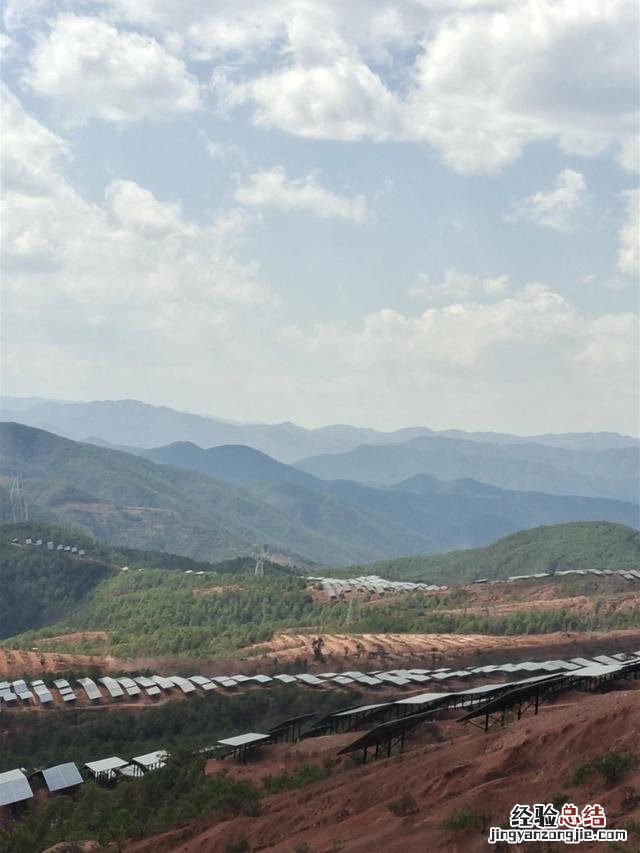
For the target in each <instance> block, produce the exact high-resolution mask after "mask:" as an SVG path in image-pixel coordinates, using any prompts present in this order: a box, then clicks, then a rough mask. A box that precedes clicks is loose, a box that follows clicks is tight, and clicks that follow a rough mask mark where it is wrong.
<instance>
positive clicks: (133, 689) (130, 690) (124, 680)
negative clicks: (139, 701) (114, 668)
mask: <svg viewBox="0 0 640 853" xmlns="http://www.w3.org/2000/svg"><path fill="white" fill-rule="evenodd" d="M116 680H117V681H118V683H119V684H121V685H122V686H123V687H124V689H125V690H126V691H127V696H139V695H140V688H139V687H138V685H137V684H136V683H135V681H134V680H133V678H129V677H128V676H126V675H123V676H122V677H121V678H118V679H116Z"/></svg>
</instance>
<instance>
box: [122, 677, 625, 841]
mask: <svg viewBox="0 0 640 853" xmlns="http://www.w3.org/2000/svg"><path fill="white" fill-rule="evenodd" d="M626 686H627V687H628V689H626V690H620V691H616V692H612V693H609V694H606V695H592V694H575V695H573V696H563V697H561V699H560V700H558V702H556V703H555V704H553V705H543V706H542V707H541V710H540V714H539V715H538V716H537V717H535V716H527V717H524V718H523V719H522V720H521V721H520V722H512V723H510V724H509V725H508V726H506V727H505V728H497V729H494V730H490V731H489V733H488V734H485V733H484V732H483V731H480V730H478V729H476V728H473V727H468V726H466V725H465V724H462V723H458V722H456V721H455V720H448V721H441V722H439V723H438V724H437V727H436V729H435V730H431V731H430V732H428V733H427V732H424V731H423V733H422V734H414V735H412V736H410V739H409V741H408V744H407V750H406V751H405V753H404V754H401V755H398V756H395V757H392V758H391V759H387V760H384V761H378V762H374V763H370V764H368V765H366V766H353V763H352V762H350V761H348V760H346V759H342V760H341V762H340V763H339V764H338V765H337V766H336V767H335V768H334V770H333V772H332V774H331V776H330V777H329V779H327V780H326V781H323V782H319V783H316V784H314V785H310V786H307V787H305V788H302V789H299V790H297V791H290V792H286V793H283V794H278V795H274V796H271V797H268V798H266V799H265V800H263V805H262V814H261V815H260V816H258V817H244V816H243V817H236V818H233V819H231V820H229V819H227V820H224V819H220V818H218V819H217V820H216V819H215V818H212V819H208V820H207V819H200V820H197V821H193V822H190V823H187V824H184V825H182V826H180V827H177V828H175V829H174V830H172V831H169V832H166V833H164V834H162V835H159V836H155V837H153V838H150V839H147V840H145V841H139V842H135V843H130V844H128V845H125V846H124V848H123V849H124V850H125V851H126V853H209V851H212V853H213V851H224V850H227V849H234V848H233V846H232V845H237V844H239V843H240V842H241V841H245V840H246V842H247V844H248V847H247V848H246V849H248V850H251V851H256V850H269V851H273V853H285V851H286V853H291V851H295V850H308V851H310V853H329V851H336V850H340V851H349V853H371V851H372V850H378V851H384V853H425V851H429V853H432V851H433V853H440V851H442V853H475V851H485V850H488V849H496V848H489V847H488V845H487V832H484V831H480V830H475V829H468V830H455V831H454V830H447V829H443V828H442V821H443V820H444V819H446V818H447V817H450V816H451V815H453V814H455V813H457V812H459V811H460V810H461V809H465V808H468V809H473V810H474V811H475V812H478V813H481V814H483V815H485V816H486V820H487V823H488V825H489V826H491V825H502V826H507V825H508V815H509V812H510V810H511V808H512V806H513V805H514V804H515V803H528V804H532V803H536V802H549V801H551V799H552V798H553V797H554V796H556V795H559V794H566V795H567V796H568V797H569V799H570V801H571V802H574V803H575V804H576V805H578V806H579V807H580V808H582V807H583V806H584V805H585V804H587V803H593V802H597V803H601V804H602V805H603V806H604V808H605V809H606V812H607V816H608V826H610V827H611V826H616V827H619V828H621V827H623V826H625V825H627V824H629V823H631V822H633V821H635V822H637V821H639V820H640V763H639V764H637V765H636V767H635V768H634V769H632V770H630V771H628V773H627V774H626V776H625V777H624V778H623V779H622V780H621V781H619V782H616V783H614V784H607V783H606V782H605V780H604V778H603V777H602V775H601V774H599V773H597V772H595V773H593V774H592V775H590V776H588V778H586V780H585V781H583V782H582V784H581V785H573V784H572V783H571V776H572V774H573V772H574V770H575V768H576V766H577V765H578V764H580V763H583V762H585V761H588V760H590V759H592V758H596V757H598V756H601V755H603V754H607V753H611V752H619V751H625V752H631V753H635V754H636V755H638V754H639V753H640V743H639V740H638V731H640V684H639V683H635V684H630V685H626ZM350 737H354V736H353V735H340V736H338V737H333V738H321V739H318V740H315V741H312V742H303V743H302V744H299V745H296V746H292V747H288V748H283V747H275V748H274V749H275V750H277V751H278V752H276V753H273V754H272V755H271V757H270V758H269V757H267V759H266V764H265V765H264V767H263V770H262V771H261V770H260V764H256V765H252V766H250V767H248V768H245V769H243V770H236V769H234V770H232V771H230V772H233V773H234V775H235V774H236V773H244V774H251V773H253V775H254V777H255V778H259V777H260V776H261V775H263V774H264V769H268V770H269V771H270V772H275V771H279V770H280V771H281V770H282V768H283V767H284V766H286V765H287V764H289V765H291V763H292V762H294V763H295V761H296V760H300V757H301V756H299V755H297V754H296V753H297V751H299V750H304V751H306V752H307V755H306V756H305V757H304V760H307V761H308V760H314V759H315V760H316V761H317V763H320V762H319V759H320V758H321V757H322V755H323V754H324V755H326V756H329V755H335V753H336V751H337V750H338V749H339V748H340V746H341V745H343V743H344V742H345V740H348V739H349V738H350ZM267 752H268V749H267V750H265V753H267ZM309 753H311V754H309ZM223 764H224V765H226V762H224V763H223V762H220V765H221V766H222V765H223ZM407 793H408V794H411V796H412V797H413V799H414V801H415V808H413V809H410V811H411V812H412V813H410V814H405V815H397V814H396V813H395V811H394V806H395V804H397V803H398V801H399V798H400V797H401V796H402V795H403V794H407ZM634 839H635V840H634ZM236 849H237V848H236ZM504 849H507V848H506V847H505V848H504ZM509 849H513V848H509ZM531 849H532V850H533V849H534V846H532V848H531ZM535 849H536V850H537V849H538V848H535ZM545 849H547V848H545ZM549 849H555V847H554V848H549ZM580 849H581V850H584V849H591V850H596V849H601V850H602V849H609V848H606V847H603V846H600V847H598V846H595V845H587V844H583V845H581V846H580ZM624 849H628V850H629V851H634V850H638V849H640V837H638V836H637V835H632V836H631V840H630V842H629V843H628V844H627V845H624Z"/></svg>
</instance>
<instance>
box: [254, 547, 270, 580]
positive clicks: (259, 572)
mask: <svg viewBox="0 0 640 853" xmlns="http://www.w3.org/2000/svg"><path fill="white" fill-rule="evenodd" d="M266 554H267V546H266V545H263V546H262V551H260V552H259V554H258V556H257V558H256V569H255V572H254V575H255V576H256V577H257V578H263V577H264V558H265V557H266Z"/></svg>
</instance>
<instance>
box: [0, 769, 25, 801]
mask: <svg viewBox="0 0 640 853" xmlns="http://www.w3.org/2000/svg"><path fill="white" fill-rule="evenodd" d="M31 797H33V791H32V790H31V785H30V784H29V780H28V779H27V777H26V776H25V775H24V773H23V771H22V770H20V769H18V768H16V769H15V770H7V772H6V773H0V806H10V805H12V804H13V803H20V802H22V800H29V799H30V798H31Z"/></svg>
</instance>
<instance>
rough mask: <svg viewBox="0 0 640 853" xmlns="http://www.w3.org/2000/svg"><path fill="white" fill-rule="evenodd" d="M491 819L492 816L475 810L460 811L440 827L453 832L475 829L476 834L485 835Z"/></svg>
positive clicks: (450, 816)
mask: <svg viewBox="0 0 640 853" xmlns="http://www.w3.org/2000/svg"><path fill="white" fill-rule="evenodd" d="M490 819H491V818H490V815H487V814H485V813H484V812H477V811H475V810H474V809H460V810H459V811H457V812H453V814H451V815H449V817H447V818H445V819H444V820H443V821H442V823H441V824H440V825H441V827H442V829H449V830H452V831H459V830H465V829H474V830H476V832H483V833H484V832H486V831H487V827H488V826H489V821H490Z"/></svg>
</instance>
